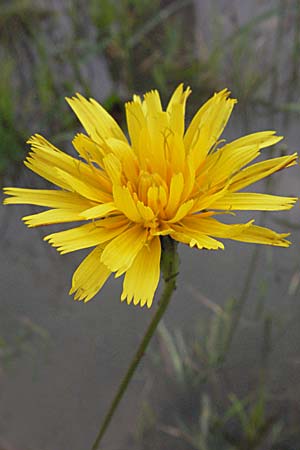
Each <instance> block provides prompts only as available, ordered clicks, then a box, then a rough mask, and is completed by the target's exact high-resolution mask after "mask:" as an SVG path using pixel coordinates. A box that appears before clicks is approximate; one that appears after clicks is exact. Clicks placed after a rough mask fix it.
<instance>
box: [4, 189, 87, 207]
mask: <svg viewBox="0 0 300 450" xmlns="http://www.w3.org/2000/svg"><path fill="white" fill-rule="evenodd" d="M3 191H4V193H5V194H6V195H11V197H8V198H6V199H4V201H3V203H4V204H5V205H8V204H28V205H37V206H48V207H49V208H67V209H69V208H73V207H75V208H76V210H77V208H78V207H81V210H84V209H88V208H90V207H92V206H94V205H95V203H94V202H91V201H89V200H87V199H86V198H84V197H82V196H80V195H78V194H76V193H75V192H66V191H60V190H54V189H53V190H47V189H25V188H10V187H7V188H4V189H3Z"/></svg>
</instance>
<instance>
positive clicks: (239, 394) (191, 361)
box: [128, 300, 300, 450]
mask: <svg viewBox="0 0 300 450" xmlns="http://www.w3.org/2000/svg"><path fill="white" fill-rule="evenodd" d="M211 306H213V308H212V314H211V319H210V320H207V319H206V320H203V321H202V322H200V323H199V324H198V325H197V328H196V329H194V331H193V332H191V333H190V334H189V336H186V335H185V336H184V335H183V334H182V333H181V332H180V331H178V330H176V331H175V332H173V333H171V332H170V331H169V330H168V329H167V327H166V326H165V325H164V324H162V325H161V326H160V329H159V337H158V339H159V348H160V351H159V353H157V352H156V353H153V358H152V359H153V366H152V369H151V370H150V372H149V373H148V378H149V381H148V383H151V381H150V380H152V383H151V384H150V385H151V388H150V389H148V395H147V397H146V400H144V403H143V408H142V411H141V414H140V416H139V420H138V428H137V432H136V435H135V446H134V447H133V448H134V449H135V448H136V449H139V450H150V449H152V448H157V449H158V448H163V449H166V448H172V449H174V450H175V449H176V450H187V449H195V450H254V449H257V450H275V449H280V450H283V449H284V450H294V448H297V447H294V444H295V443H297V442H299V440H300V429H299V427H297V425H295V418H294V419H292V418H291V414H290V413H289V414H283V411H284V410H285V409H286V404H285V401H284V400H283V399H278V398H277V396H276V394H274V393H273V387H272V384H273V381H272V380H273V374H272V371H273V370H274V369H271V368H270V367H269V359H270V357H271V356H272V352H274V351H275V350H276V345H277V344H276V339H275V336H276V330H275V329H276V328H277V327H276V324H275V322H274V320H273V317H272V316H271V315H270V314H261V315H260V317H259V319H257V318H256V319H255V320H253V321H244V322H243V323H241V324H240V325H241V326H242V329H243V330H242V331H243V332H244V333H245V332H246V331H247V329H248V333H247V334H246V335H247V336H248V338H249V342H246V343H244V346H245V347H246V348H251V345H252V344H251V334H253V333H255V334H256V335H257V338H258V339H261V345H260V347H259V348H258V349H257V355H256V358H255V360H252V361H251V362H249V360H248V358H246V357H245V355H244V358H243V359H244V361H245V367H243V368H242V369H241V367H240V366H239V365H237V364H236V363H235V362H234V360H235V357H234V356H233V355H232V354H231V355H230V354H229V352H228V349H226V351H225V353H224V341H226V335H228V334H230V329H231V326H232V324H233V323H234V313H233V311H234V310H233V308H232V301H231V300H230V301H228V302H227V303H226V304H225V308H224V310H222V309H221V308H220V306H219V305H215V304H213V303H212V302H211V304H210V307H211ZM249 330H250V331H251V333H250V334H249ZM277 331H278V330H277ZM236 351H238V350H237V347H236V346H235V353H236ZM225 355H226V357H224V356H225ZM246 359H247V361H246ZM128 448H129V447H128ZM131 448H132V446H131Z"/></svg>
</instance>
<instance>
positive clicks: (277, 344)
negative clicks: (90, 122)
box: [0, 0, 300, 450]
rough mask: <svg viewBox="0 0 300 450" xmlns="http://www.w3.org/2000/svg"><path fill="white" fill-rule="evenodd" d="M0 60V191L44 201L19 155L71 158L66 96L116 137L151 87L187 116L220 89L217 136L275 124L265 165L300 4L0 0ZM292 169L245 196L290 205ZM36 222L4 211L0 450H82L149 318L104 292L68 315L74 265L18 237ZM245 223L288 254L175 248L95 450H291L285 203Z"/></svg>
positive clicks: (37, 233) (297, 311)
mask: <svg viewBox="0 0 300 450" xmlns="http://www.w3.org/2000/svg"><path fill="white" fill-rule="evenodd" d="M0 61H1V70H0V183H1V185H3V186H20V187H21V186H23V187H38V188H47V186H48V185H47V183H46V181H44V180H42V179H39V177H38V176H36V175H34V174H32V173H30V172H29V171H28V170H27V169H25V168H24V166H23V164H22V160H23V159H24V156H25V155H26V152H27V151H28V147H27V146H26V144H25V142H26V140H27V139H28V138H29V136H30V135H31V134H33V133H41V134H43V135H44V136H45V137H46V138H48V139H49V140H51V141H52V142H53V143H54V144H55V145H57V146H58V147H59V148H61V149H64V150H65V151H67V152H70V153H72V148H71V145H70V142H71V140H72V137H73V136H74V134H75V133H77V132H78V131H79V130H80V125H79V123H78V121H77V119H76V118H75V116H74V115H73V114H72V113H71V111H70V110H69V109H68V106H67V104H66V102H65V100H64V97H65V96H71V95H73V94H74V93H75V92H80V93H82V94H83V95H85V96H92V97H94V98H96V99H97V100H98V101H100V102H101V103H102V104H103V105H104V106H105V107H106V108H107V109H108V110H109V111H110V112H111V114H112V115H113V116H114V117H115V118H116V120H117V121H118V122H119V123H120V124H121V125H124V108H123V104H124V101H126V100H128V99H129V98H130V97H131V96H132V94H133V93H143V92H144V91H146V90H149V89H153V88H157V89H159V91H160V93H161V96H162V98H163V100H164V102H165V104H166V102H167V100H168V98H169V96H170V94H171V92H172V91H173V90H174V88H175V87H176V86H177V85H178V84H179V83H180V82H182V81H183V82H184V84H185V85H190V86H191V88H192V91H193V93H192V96H191V97H190V98H189V102H188V117H187V121H189V120H190V118H191V116H192V114H193V113H194V112H195V111H196V110H197V108H198V107H199V106H200V105H201V104H202V102H204V101H205V100H206V99H207V98H208V97H210V96H211V95H212V94H213V93H214V92H215V91H217V90H220V89H223V88H224V87H228V88H229V89H230V90H231V91H232V95H233V96H234V97H237V98H238V100H239V103H238V104H237V106H236V107H235V110H234V112H233V115H232V117H231V120H230V123H229V125H228V127H227V129H226V130H225V133H224V137H225V138H226V139H229V140H230V139H233V138H237V137H239V136H241V135H243V134H245V133H250V132H254V131H260V130H265V129H266V130H269V129H275V130H277V132H278V133H279V134H280V135H284V136H285V140H284V141H282V142H280V143H279V145H277V146H276V147H275V148H271V149H266V150H264V151H263V152H264V155H265V157H271V156H279V155H283V154H286V153H292V152H294V151H297V150H298V151H299V136H300V134H299V133H300V131H299V120H300V1H299V0H278V1H277V0H260V1H258V0H248V1H247V2H245V1H243V0H235V1H234V0H231V1H229V0H180V1H178V0H177V1H176V0H119V1H117V0H88V1H84V0H47V1H46V0H7V1H5V0H0ZM298 171H299V169H298V168H297V167H296V168H292V169H289V170H287V171H284V172H283V173H279V174H276V175H274V176H273V177H272V180H267V181H266V182H265V183H260V184H259V185H258V186H257V188H258V190H260V191H265V192H269V193H280V194H281V195H292V196H297V195H299V187H300V183H299V172H298ZM35 211H38V209H36V208H35V207H31V206H16V207H1V208H0V230H1V253H0V264H1V271H0V283H1V302H0V310H1V314H0V449H1V450H68V449H72V450H83V449H89V448H90V446H91V445H92V442H93V440H94V439H95V436H96V433H97V429H98V426H99V423H100V421H101V419H102V418H103V415H104V413H105V411H106V409H107V407H108V406H109V404H110V401H111V400H112V397H113V395H114V392H115V390H116V388H117V386H118V383H119V381H120V380H121V377H122V376H123V374H124V372H125V370H126V368H127V366H128V364H129V361H130V358H131V357H132V355H133V353H134V351H135V349H136V347H137V345H138V343H139V341H140V339H141V337H142V336H143V332H144V330H145V328H146V326H147V323H148V322H149V320H150V318H151V316H152V315H153V312H154V310H153V308H155V305H154V307H153V308H152V309H151V310H147V309H140V308H138V307H134V306H130V307H128V306H127V305H125V304H121V302H120V300H119V298H120V292H121V281H120V280H114V279H111V280H110V281H109V282H108V283H107V284H106V285H105V287H104V288H103V289H102V290H101V292H100V293H99V294H98V295H97V296H96V298H95V299H94V300H92V301H91V302H89V303H88V304H83V303H78V302H74V301H73V299H72V298H71V297H69V296H68V290H69V287H70V282H71V276H72V273H73V271H74V269H75V267H77V265H78V264H79V262H80V260H81V259H82V258H83V256H84V255H85V252H76V253H74V254H69V255H64V256H60V255H59V254H58V253H57V252H56V251H55V250H54V249H53V248H51V247H50V246H49V245H47V244H46V243H45V242H43V240H42V237H43V236H44V235H46V234H48V233H49V230H48V229H47V230H45V229H27V228H26V227H25V226H24V225H23V224H22V222H21V221H20V218H21V217H22V216H23V215H28V214H30V213H33V212H35ZM250 217H251V218H252V217H254V218H255V219H256V220H257V223H259V224H260V225H269V226H270V227H272V228H274V229H276V230H277V231H282V232H283V231H289V232H291V233H292V236H291V240H292V242H293V246H291V247H290V248H289V249H280V248H268V247H267V246H266V247H259V246H255V245H248V244H242V243H234V242H230V241H229V242H227V243H225V246H226V249H225V251H224V252H222V251H219V252H213V251H211V252H209V251H201V252H200V251H197V250H191V249H188V248H183V246H182V247H181V248H180V257H181V270H180V276H179V280H178V289H177V291H176V293H175V295H174V298H173V300H172V302H171V305H170V307H169V310H168V313H167V314H166V316H165V321H164V323H163V324H162V325H161V327H160V329H159V333H158V334H157V336H156V337H155V339H154V341H153V343H152V345H151V348H150V351H149V352H148V353H147V355H146V358H145V359H144V361H143V363H142V365H141V367H140V369H139V370H138V373H137V375H136V376H135V378H134V380H133V382H132V383H131V386H130V388H129V390H128V392H127V394H126V397H125V398H124V400H123V402H122V404H121V406H120V408H119V410H118V412H117V414H116V416H115V418H114V419H113V422H112V424H111V426H110V428H109V430H108V432H107V435H106V437H105V442H104V448H106V449H107V450H121V449H122V450H124V449H127V448H128V449H136V450H150V449H151V450H153V449H155V450H162V449H163V450H168V449H172V450H183V449H185V450H192V449H195V450H254V449H258V450H298V449H299V448H300V425H299V424H300V421H299V418H300V328H299V320H300V304H299V292H300V252H299V243H300V222H299V206H298V205H297V206H296V207H295V208H294V209H293V210H292V211H289V212H286V211H284V212H283V213H268V214H267V215H266V214H251V215H249V214H242V215H240V219H241V221H243V220H246V219H248V218H250ZM53 228H54V227H52V229H53ZM58 228H61V227H58ZM158 297H159V293H158V295H157V298H158Z"/></svg>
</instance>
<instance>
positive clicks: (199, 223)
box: [181, 213, 253, 238]
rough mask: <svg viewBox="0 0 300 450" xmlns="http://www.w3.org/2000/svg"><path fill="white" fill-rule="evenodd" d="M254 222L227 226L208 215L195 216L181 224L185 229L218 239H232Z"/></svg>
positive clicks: (183, 220)
mask: <svg viewBox="0 0 300 450" xmlns="http://www.w3.org/2000/svg"><path fill="white" fill-rule="evenodd" d="M252 222H253V221H250V222H248V223H245V224H230V225H229V224H225V223H221V222H219V221H218V220H216V219H214V218H212V217H209V216H208V213H204V214H193V215H191V216H187V217H185V218H184V219H182V221H181V224H182V226H183V227H184V228H188V229H191V230H194V231H198V232H200V233H204V234H207V235H209V236H214V237H218V238H230V237H234V236H237V235H240V234H241V233H243V232H244V231H245V229H247V228H249V226H250V225H251V224H252Z"/></svg>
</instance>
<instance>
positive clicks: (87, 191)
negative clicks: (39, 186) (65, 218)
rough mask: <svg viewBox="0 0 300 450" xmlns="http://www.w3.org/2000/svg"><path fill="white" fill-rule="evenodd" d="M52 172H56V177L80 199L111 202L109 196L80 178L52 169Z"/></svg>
mask: <svg viewBox="0 0 300 450" xmlns="http://www.w3.org/2000/svg"><path fill="white" fill-rule="evenodd" d="M52 170H53V172H56V173H57V174H58V176H59V177H60V178H61V179H63V180H64V182H65V183H67V184H68V186H69V189H70V190H73V191H75V192H77V193H78V194H79V195H81V196H82V197H85V198H87V199H89V200H92V201H94V202H97V203H98V202H107V201H110V200H111V195H110V194H107V193H106V192H104V191H102V190H101V189H100V188H98V187H96V186H93V185H92V184H90V183H87V182H86V180H85V179H84V178H82V177H80V178H77V177H76V176H73V175H71V174H69V173H68V172H65V171H64V170H61V169H57V168H54V169H52Z"/></svg>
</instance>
